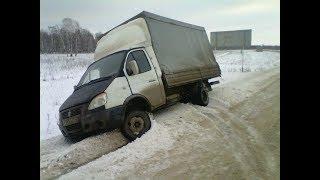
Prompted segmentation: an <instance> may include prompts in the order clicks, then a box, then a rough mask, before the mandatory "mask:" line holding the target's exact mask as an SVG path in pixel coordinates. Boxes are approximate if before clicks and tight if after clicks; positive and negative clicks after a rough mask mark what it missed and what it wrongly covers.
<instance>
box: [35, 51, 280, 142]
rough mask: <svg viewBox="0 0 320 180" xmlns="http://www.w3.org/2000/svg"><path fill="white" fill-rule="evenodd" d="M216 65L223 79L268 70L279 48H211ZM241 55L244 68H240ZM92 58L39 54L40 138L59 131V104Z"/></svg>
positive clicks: (276, 63)
mask: <svg viewBox="0 0 320 180" xmlns="http://www.w3.org/2000/svg"><path fill="white" fill-rule="evenodd" d="M214 54H215V57H216V60H217V62H218V63H219V65H220V68H221V71H222V76H221V78H215V79H218V80H219V81H220V83H227V82H229V81H232V80H235V79H237V78H239V77H241V76H245V75H246V73H247V72H258V71H264V70H268V69H271V68H274V67H277V66H279V65H280V52H274V51H263V52H256V51H255V50H245V51H243V55H242V54H241V52H240V50H227V51H214ZM242 57H243V58H244V72H241V64H242ZM92 62H93V54H78V55H77V56H73V57H67V55H66V54H41V55H40V139H41V140H42V139H48V138H51V137H53V136H57V135H60V134H61V133H60V130H59V128H58V126H57V121H58V119H59V113H58V110H59V107H60V105H61V104H62V103H63V102H64V100H65V99H66V98H67V97H68V96H70V95H71V94H72V92H73V86H74V85H76V84H77V82H78V81H79V79H80V77H81V75H82V74H83V73H84V72H85V70H86V68H87V67H88V66H89V65H90V64H91V63H92Z"/></svg>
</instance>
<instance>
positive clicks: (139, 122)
mask: <svg viewBox="0 0 320 180" xmlns="http://www.w3.org/2000/svg"><path fill="white" fill-rule="evenodd" d="M128 125H129V129H130V130H131V131H132V133H133V134H134V135H138V134H139V133H141V132H142V130H143V128H144V120H143V119H142V118H141V117H140V116H135V117H132V118H131V119H130V121H129V122H128Z"/></svg>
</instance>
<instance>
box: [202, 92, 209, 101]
mask: <svg viewBox="0 0 320 180" xmlns="http://www.w3.org/2000/svg"><path fill="white" fill-rule="evenodd" d="M202 100H203V102H207V101H208V93H207V92H206V91H205V90H203V91H202Z"/></svg>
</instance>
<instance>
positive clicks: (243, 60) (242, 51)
mask: <svg viewBox="0 0 320 180" xmlns="http://www.w3.org/2000/svg"><path fill="white" fill-rule="evenodd" d="M243 48H244V47H242V49H241V57H242V59H241V72H243V61H244V57H243Z"/></svg>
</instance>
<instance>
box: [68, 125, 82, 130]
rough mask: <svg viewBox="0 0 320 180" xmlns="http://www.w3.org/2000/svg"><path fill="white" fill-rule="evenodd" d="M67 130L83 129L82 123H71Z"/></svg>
mask: <svg viewBox="0 0 320 180" xmlns="http://www.w3.org/2000/svg"><path fill="white" fill-rule="evenodd" d="M66 129H67V131H81V124H80V123H76V124H71V125H69V126H66Z"/></svg>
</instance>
